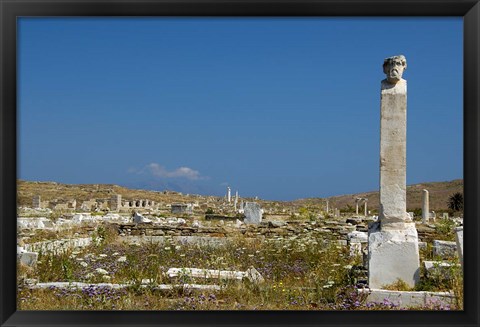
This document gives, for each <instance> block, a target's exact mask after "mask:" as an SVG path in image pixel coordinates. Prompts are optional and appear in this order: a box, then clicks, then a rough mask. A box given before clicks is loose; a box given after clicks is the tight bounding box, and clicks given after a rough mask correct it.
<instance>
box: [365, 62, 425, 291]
mask: <svg viewBox="0 0 480 327" xmlns="http://www.w3.org/2000/svg"><path fill="white" fill-rule="evenodd" d="M406 67H407V62H406V59H405V57H404V56H401V55H400V56H394V57H389V58H386V59H385V61H384V63H383V71H384V73H385V74H386V75H387V78H386V79H384V80H383V81H382V83H381V100H380V103H381V105H380V213H379V220H378V222H377V223H376V224H373V225H372V226H371V228H370V229H369V231H368V232H369V236H368V242H369V244H368V247H369V251H368V255H369V264H368V265H369V267H368V268H369V287H370V288H382V287H383V286H385V285H389V284H392V283H395V282H397V281H398V280H399V279H400V280H402V281H404V282H405V283H407V285H409V286H412V287H413V286H414V285H415V284H416V283H417V282H418V279H419V274H420V259H419V252H418V234H417V230H416V228H415V223H413V222H412V219H411V218H410V216H409V215H408V214H407V210H406V198H407V192H406V190H407V187H406V176H407V175H406V173H407V160H406V158H407V156H406V152H407V151H406V149H407V135H406V132H407V128H406V126H407V81H405V80H404V79H402V74H403V71H404V70H405V69H406Z"/></svg>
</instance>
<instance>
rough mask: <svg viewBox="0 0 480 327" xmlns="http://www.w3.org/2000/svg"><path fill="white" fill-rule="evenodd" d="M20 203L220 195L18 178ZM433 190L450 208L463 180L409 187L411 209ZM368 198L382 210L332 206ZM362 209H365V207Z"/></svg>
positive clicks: (434, 202) (337, 200)
mask: <svg viewBox="0 0 480 327" xmlns="http://www.w3.org/2000/svg"><path fill="white" fill-rule="evenodd" d="M17 185H18V197H17V198H18V205H19V206H31V205H32V198H33V197H34V196H35V195H40V196H41V198H42V201H46V200H48V201H52V200H56V199H59V200H73V199H76V200H77V203H81V202H82V201H86V200H90V199H110V198H111V197H112V196H113V195H114V194H120V195H121V196H122V199H124V200H134V199H148V200H153V201H155V202H165V203H173V202H195V201H200V202H201V201H202V199H205V198H207V197H208V198H216V199H220V198H218V197H213V196H212V197H209V196H199V195H182V194H181V193H177V192H171V191H147V190H134V189H128V188H126V187H122V186H118V185H113V184H60V183H55V182H29V181H21V180H19V181H18V184H17ZM423 189H427V190H428V191H429V192H430V210H435V211H444V210H445V211H446V210H447V209H448V205H447V204H448V198H449V197H450V196H451V195H452V194H453V193H456V192H461V193H463V180H462V179H457V180H453V181H450V182H431V183H422V184H415V185H410V186H407V210H408V211H413V210H414V209H417V208H421V207H422V190H423ZM359 197H360V198H367V199H368V208H369V210H378V207H379V194H378V191H377V192H365V193H357V194H347V195H339V196H334V197H330V198H329V203H330V208H334V207H335V208H339V209H341V210H342V209H346V208H347V207H348V206H351V207H353V208H355V198H359ZM261 202H262V203H263V204H262V205H266V203H267V202H268V203H272V204H273V203H276V202H280V201H261ZM324 203H325V199H321V198H309V199H300V200H295V201H289V202H284V204H285V205H287V206H292V207H301V206H307V205H311V206H317V207H322V205H323V204H324ZM360 212H363V207H361V209H360Z"/></svg>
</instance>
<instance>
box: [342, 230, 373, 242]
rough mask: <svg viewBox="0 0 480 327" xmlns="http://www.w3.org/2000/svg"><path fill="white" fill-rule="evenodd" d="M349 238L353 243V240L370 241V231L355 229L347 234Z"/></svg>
mask: <svg viewBox="0 0 480 327" xmlns="http://www.w3.org/2000/svg"><path fill="white" fill-rule="evenodd" d="M347 238H348V240H349V241H350V242H351V243H353V242H358V243H367V242H368V233H365V232H358V231H353V232H351V233H348V234H347Z"/></svg>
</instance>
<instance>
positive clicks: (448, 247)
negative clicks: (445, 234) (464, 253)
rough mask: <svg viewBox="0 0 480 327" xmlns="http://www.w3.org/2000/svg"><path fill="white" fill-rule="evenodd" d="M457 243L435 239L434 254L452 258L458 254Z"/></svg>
mask: <svg viewBox="0 0 480 327" xmlns="http://www.w3.org/2000/svg"><path fill="white" fill-rule="evenodd" d="M456 252H457V244H456V243H455V242H450V241H440V240H434V241H433V255H434V256H437V257H441V258H445V259H446V258H451V257H453V256H455V255H456Z"/></svg>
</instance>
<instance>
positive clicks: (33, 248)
mask: <svg viewBox="0 0 480 327" xmlns="http://www.w3.org/2000/svg"><path fill="white" fill-rule="evenodd" d="M91 243H92V238H91V237H85V238H72V239H63V240H56V241H44V242H37V243H31V244H25V245H24V248H25V250H27V251H30V252H40V251H42V252H53V253H62V252H64V251H66V250H69V249H73V248H78V247H85V246H88V245H90V244H91Z"/></svg>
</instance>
